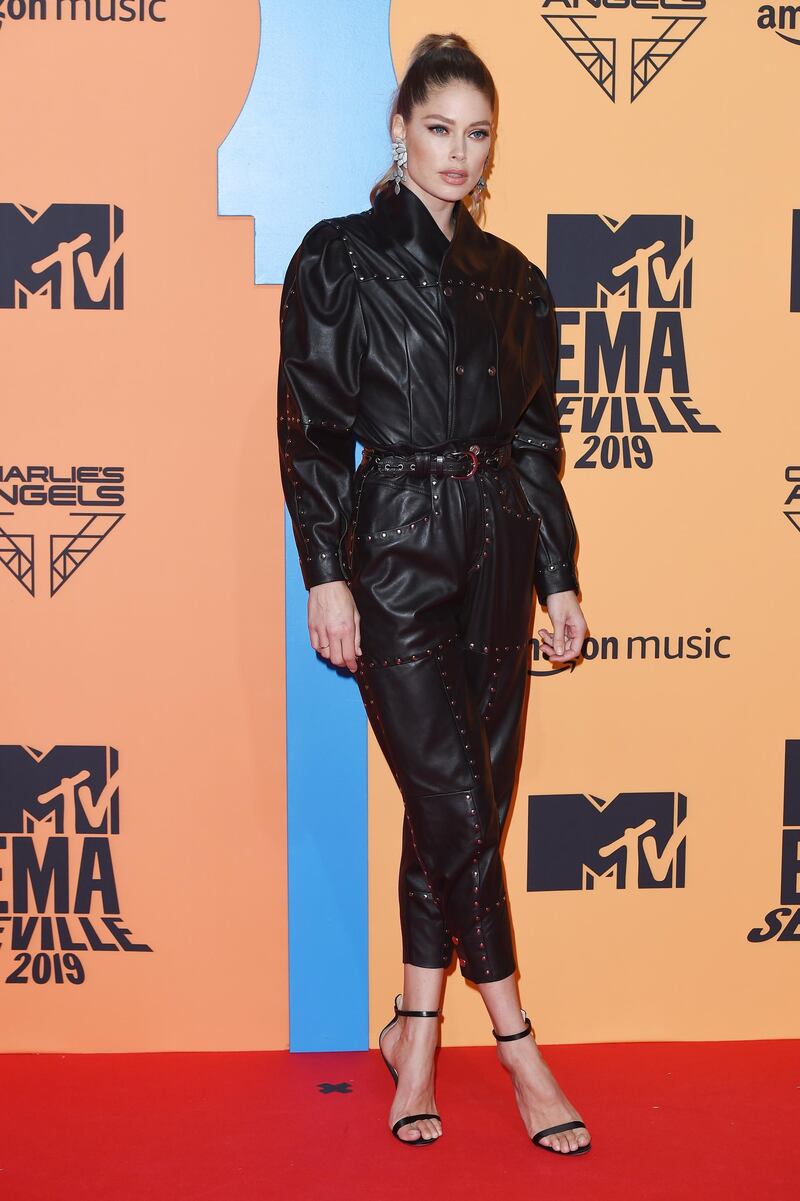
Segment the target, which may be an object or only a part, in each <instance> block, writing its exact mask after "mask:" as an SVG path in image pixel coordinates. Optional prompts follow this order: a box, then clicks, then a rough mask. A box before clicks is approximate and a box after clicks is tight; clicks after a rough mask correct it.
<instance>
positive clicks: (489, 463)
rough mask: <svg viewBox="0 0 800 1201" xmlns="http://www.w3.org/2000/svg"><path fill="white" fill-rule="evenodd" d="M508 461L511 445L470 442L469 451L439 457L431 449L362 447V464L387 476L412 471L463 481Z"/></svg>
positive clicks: (454, 451) (418, 473)
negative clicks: (406, 451) (397, 450)
mask: <svg viewBox="0 0 800 1201" xmlns="http://www.w3.org/2000/svg"><path fill="white" fill-rule="evenodd" d="M510 458H511V443H510V442H504V443H502V444H501V445H500V446H480V445H479V444H478V443H477V442H473V443H472V445H471V446H470V447H469V449H468V450H448V451H444V452H442V453H440V454H439V453H437V452H436V451H433V450H416V451H413V452H411V453H410V454H394V453H393V452H392V451H389V450H378V449H377V448H375V447H372V446H365V447H364V450H363V452H362V455H361V462H362V463H365V462H366V463H368V464H369V469H370V470H374V471H382V472H386V474H392V473H393V472H400V471H413V472H414V474H415V475H448V476H454V477H455V478H456V479H461V480H466V479H469V478H470V476H473V475H474V474H475V472H476V471H478V470H480V468H481V467H504V466H505V464H506V463H507V462H508V461H509V459H510Z"/></svg>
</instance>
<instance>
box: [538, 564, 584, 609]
mask: <svg viewBox="0 0 800 1201" xmlns="http://www.w3.org/2000/svg"><path fill="white" fill-rule="evenodd" d="M570 589H572V591H573V592H575V594H576V595H577V593H578V592H579V591H580V589H579V587H578V577H577V575H576V573H575V568H574V567H573V565H572V564H571V563H552V564H551V565H550V566H549V567H537V569H536V593H537V595H538V597H539V603H540V604H542V605H544V604H547V598H548V596H550V594H551V593H552V592H568V591H569V590H570Z"/></svg>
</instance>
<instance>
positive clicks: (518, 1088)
mask: <svg viewBox="0 0 800 1201" xmlns="http://www.w3.org/2000/svg"><path fill="white" fill-rule="evenodd" d="M497 1053H498V1056H499V1058H500V1062H501V1064H502V1065H503V1067H504V1068H505V1069H506V1070H507V1071H508V1072H509V1073H510V1075H511V1078H512V1081H513V1084H514V1093H515V1096H516V1099H517V1106H518V1107H519V1111H520V1114H521V1115H522V1120H523V1122H524V1123H525V1129H526V1130H527V1131H528V1137H529V1138H533V1136H534V1134H536V1133H537V1131H539V1130H543V1129H544V1128H545V1127H546V1126H560V1125H561V1123H562V1122H569V1121H571V1120H573V1119H577V1120H578V1121H580V1120H581V1115H580V1114H579V1113H578V1111H577V1110H576V1109H575V1107H574V1106H573V1105H571V1104H570V1102H569V1101H568V1100H567V1098H566V1097H565V1096H564V1094H563V1092H562V1091H561V1088H560V1087H559V1085H558V1082H557V1081H556V1079H555V1077H554V1076H553V1073H552V1072H551V1071H550V1068H549V1067H548V1066H547V1064H546V1063H545V1061H544V1059H543V1057H542V1053H541V1051H540V1050H539V1048H538V1046H537V1045H536V1041H535V1039H534V1038H533V1035H531V1036H530V1037H529V1038H518V1039H514V1040H513V1041H512V1042H508V1043H504V1042H499V1043H498V1044H497ZM589 1141H590V1140H589V1131H588V1130H587V1129H586V1127H585V1126H576V1127H574V1128H573V1129H572V1130H565V1131H563V1132H562V1133H561V1134H548V1135H547V1136H546V1137H545V1138H543V1139H542V1141H541V1145H542V1146H550V1147H552V1148H553V1150H554V1151H563V1152H565V1153H566V1152H568V1151H574V1150H576V1149H577V1148H578V1147H585V1146H587V1145H588V1143H589Z"/></svg>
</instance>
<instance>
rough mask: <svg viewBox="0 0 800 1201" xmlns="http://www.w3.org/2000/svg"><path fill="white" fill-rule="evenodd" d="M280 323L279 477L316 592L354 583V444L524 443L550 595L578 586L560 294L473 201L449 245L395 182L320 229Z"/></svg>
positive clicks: (522, 456) (299, 257)
mask: <svg viewBox="0 0 800 1201" xmlns="http://www.w3.org/2000/svg"><path fill="white" fill-rule="evenodd" d="M280 323H281V330H280V348H281V353H280V362H279V368H278V443H279V449H280V466H281V477H282V483H283V489H284V495H285V498H286V503H287V506H288V509H289V513H290V516H291V519H292V526H293V530H294V536H295V541H296V543H297V549H298V552H299V555H300V565H301V570H302V573H303V581H304V584H305V587H306V588H307V589H308V588H311V587H312V585H314V584H320V583H324V582H325V581H329V580H338V579H347V578H348V577H347V574H346V570H345V568H344V566H343V561H342V553H341V552H342V543H343V541H344V539H345V536H346V535H347V533H348V529H349V524H350V520H351V515H352V510H353V477H354V459H355V439H356V438H358V440H359V442H361V444H362V445H363V446H369V447H376V448H382V449H385V450H393V451H395V452H397V453H408V452H410V451H414V450H436V451H437V452H441V451H446V450H460V449H464V448H466V446H468V445H469V444H471V443H475V442H477V443H479V444H480V445H487V446H491V445H496V444H499V443H503V442H508V441H510V440H511V439H512V438H513V460H512V467H516V469H518V471H519V477H520V480H521V483H522V486H523V490H524V494H525V496H526V498H527V501H528V504H529V505H530V508H531V509H532V510H533V512H534V513H535V514H537V515H539V516H540V517H541V523H540V528H539V538H538V543H537V550H536V574H535V581H536V590H537V593H538V596H539V599H540V601H544V600H545V598H546V597H547V596H548V595H549V594H550V593H551V592H560V591H563V590H565V589H570V588H571V589H574V590H575V592H577V591H578V588H579V585H578V578H577V571H576V566H575V561H574V556H575V544H576V530H575V523H574V521H573V518H572V512H571V510H570V507H569V504H568V502H567V498H566V495H565V493H564V490H563V488H562V485H561V482H560V480H559V476H558V471H559V466H560V461H561V452H562V450H563V444H562V439H561V432H560V429H559V423H558V415H557V411H556V407H555V395H554V381H555V378H556V375H557V366H558V329H557V324H556V318H555V312H554V307H553V297H552V295H551V292H550V289H549V286H548V284H547V281H546V279H545V277H544V275H543V273H542V272H541V271H540V270H539V268H538V267H537V266H536V265H535V264H534V263H531V262H529V261H528V259H527V258H526V256H525V255H524V254H523V253H522V252H521V251H520V250H518V249H517V248H516V247H515V246H513V245H511V243H509V242H506V241H504V240H503V239H502V238H498V237H496V236H495V235H494V234H490V233H487V232H485V231H484V230H482V229H481V228H480V227H479V226H478V225H477V223H476V222H475V220H474V219H473V217H472V216H471V214H470V212H469V210H468V209H467V208H466V207H465V205H464V204H462V203H461V201H458V202H457V204H456V228H455V233H454V235H453V238H452V241H448V239H447V237H446V235H445V234H444V233H443V232H442V230H441V229H440V228H439V226H438V225H437V223H436V221H435V220H434V218H433V216H432V215H431V213H430V212H429V210H428V209H427V207H426V206H425V204H424V203H423V202H422V200H420V198H419V197H418V196H417V195H416V194H415V193H414V192H412V191H411V189H410V188H407V187H406V186H405V185H401V187H400V192H399V194H395V191H394V184H393V183H390V184H388V185H386V186H384V188H383V189H382V190H381V191H380V192H379V194H378V195H377V197H376V199H375V203H374V204H373V206H372V207H371V208H370V209H367V210H365V211H364V212H360V213H350V214H348V215H347V216H343V217H335V218H329V219H325V220H322V221H318V222H317V223H316V225H313V226H312V227H311V229H309V230H308V232H307V233H306V235H305V237H304V238H303V240H302V242H301V243H300V245H299V246H298V248H297V250H296V251H295V253H294V255H293V256H292V259H291V261H290V263H289V266H288V268H287V271H286V277H285V280H284V284H283V290H282V293H281V307H280Z"/></svg>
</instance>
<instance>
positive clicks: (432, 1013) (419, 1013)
mask: <svg viewBox="0 0 800 1201" xmlns="http://www.w3.org/2000/svg"><path fill="white" fill-rule="evenodd" d="M402 995H403V994H402V993H400V992H399V993H398V994H397V997H395V999H394V1011H395V1013H397V1014H401V1015H402V1016H403V1017H406V1018H438V1016H439V1014H440V1013H441V1009H398V1008H397V998H398V997H402Z"/></svg>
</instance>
